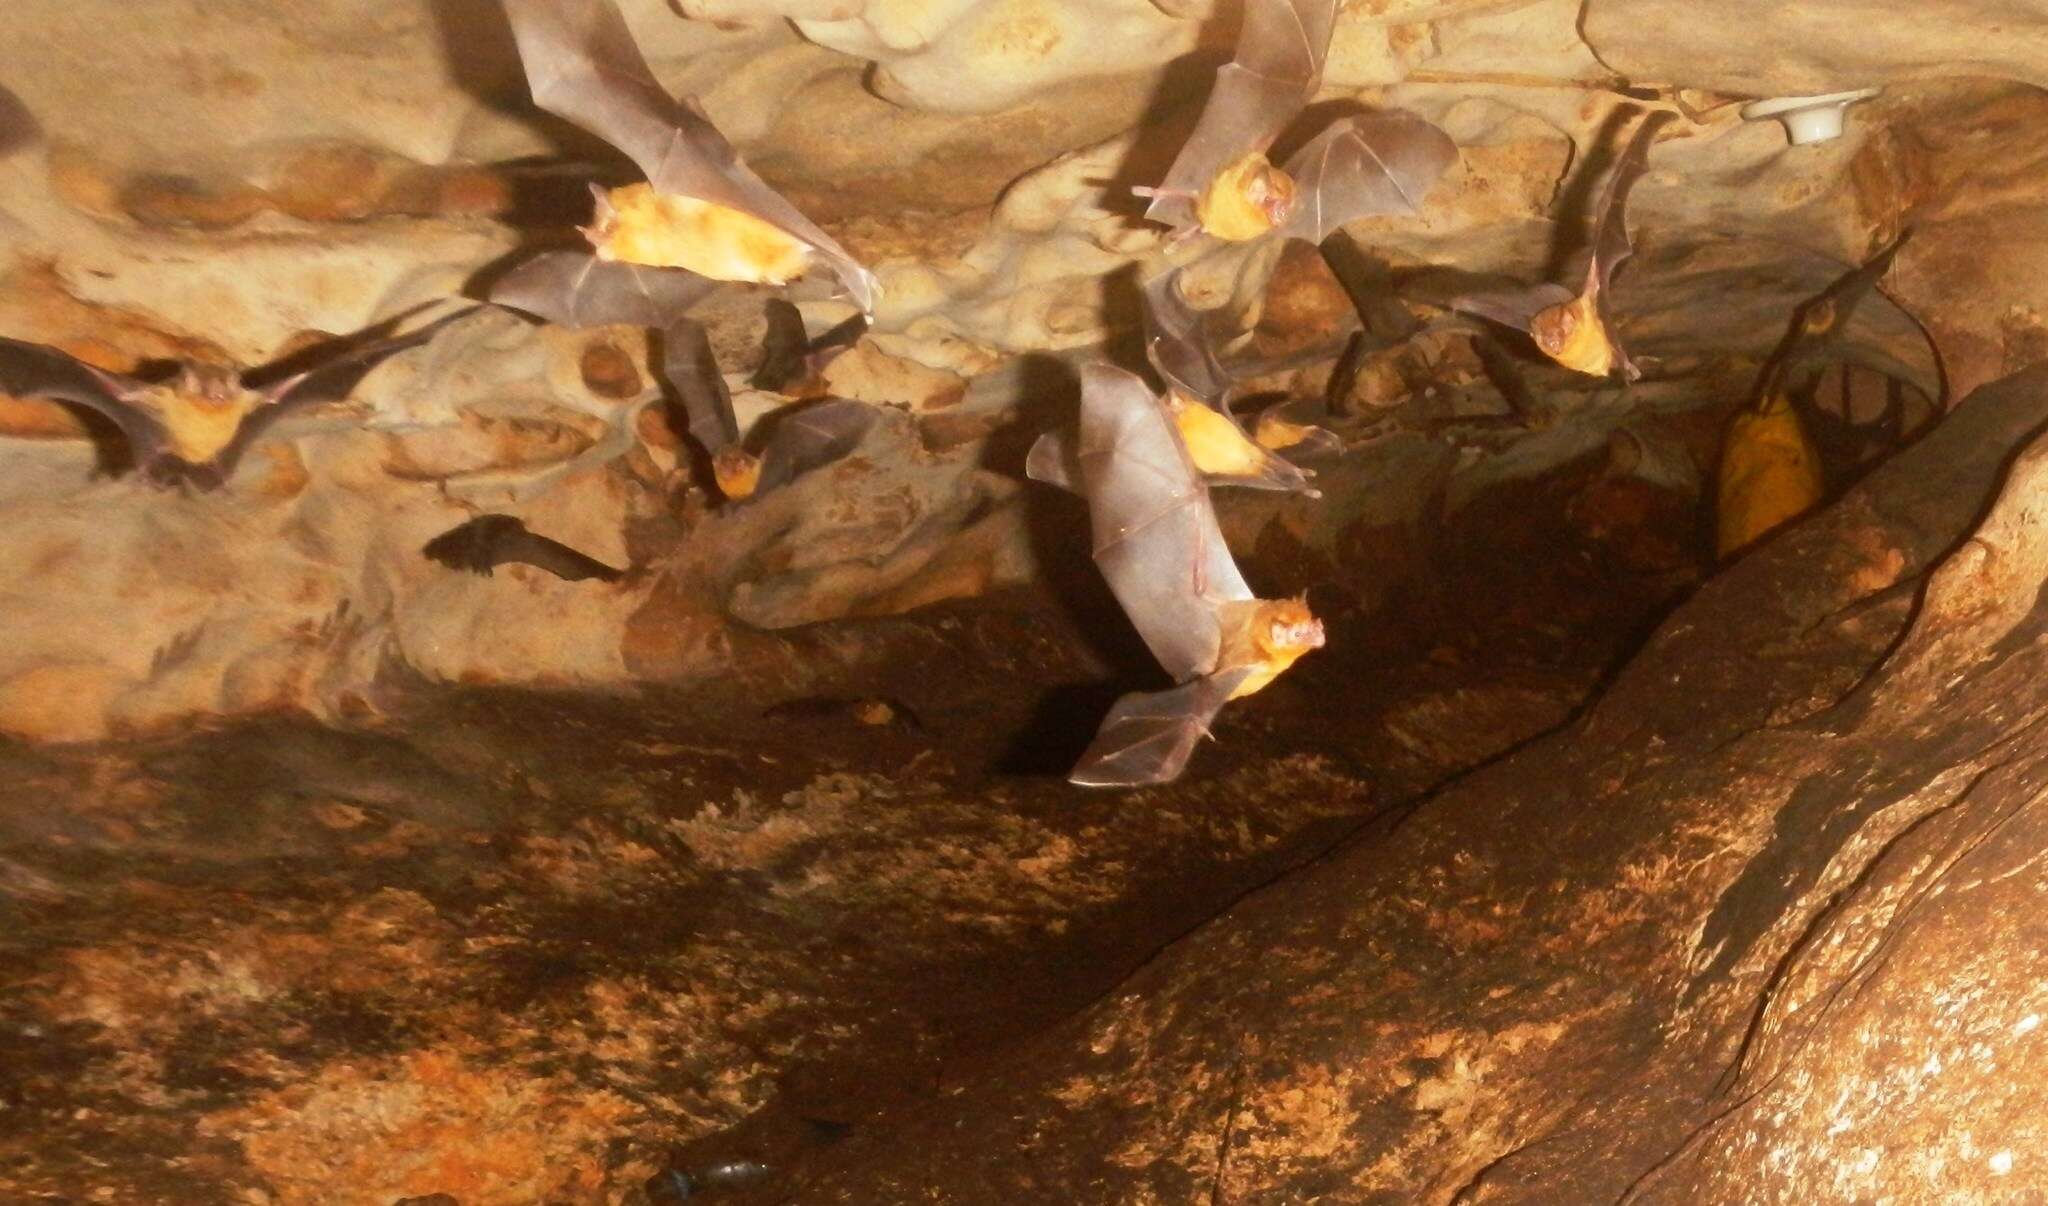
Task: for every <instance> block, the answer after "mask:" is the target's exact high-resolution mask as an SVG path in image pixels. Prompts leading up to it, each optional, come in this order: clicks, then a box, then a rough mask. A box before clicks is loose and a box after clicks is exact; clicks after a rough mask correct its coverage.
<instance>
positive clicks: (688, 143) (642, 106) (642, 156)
mask: <svg viewBox="0 0 2048 1206" xmlns="http://www.w3.org/2000/svg"><path fill="white" fill-rule="evenodd" d="M504 2H505V12H506V15H507V17H508V18H509V19H510V20H511V24H512V36H513V38H514V40H516V41H517V42H518V44H519V59H520V62H521V63H522V64H524V65H525V68H526V80H527V84H528V87H529V88H530V89H531V91H532V93H533V101H534V103H535V104H537V105H539V106H540V107H541V108H543V109H545V110H547V111H548V112H550V113H553V114H555V115H556V116H558V117H562V118H565V119H567V120H568V121H570V122H573V123H574V124H576V125H578V126H581V127H582V128H583V129H585V130H588V131H589V132H590V133H592V134H595V135H596V136H598V137H599V138H602V139H604V140H605V141H606V142H609V143H611V144H612V145H613V146H615V147H617V148H618V149H619V150H620V151H622V152H623V153H624V154H625V155H626V157H627V158H629V159H631V160H632V161H633V162H634V163H635V164H637V165H638V166H639V168H640V170H641V172H642V173H644V174H645V175H646V177H647V182H646V183H645V184H630V185H626V186H625V187H622V188H616V189H613V190H611V191H610V192H606V191H605V190H604V189H602V188H599V187H597V186H596V185H592V186H591V191H592V192H593V193H595V194H596V196H597V216H596V218H595V220H594V222H593V224H592V225H591V226H590V227H589V228H587V229H586V230H585V231H584V234H585V235H586V236H588V237H589V239H590V241H591V244H592V246H594V247H595V248H596V249H597V255H598V257H599V258H600V259H605V260H623V261H626V262H628V263H634V264H644V265H648V266H651V267H660V268H683V269H688V270H689V271H691V272H694V273H697V274H698V275H700V276H706V277H710V278H711V279H713V280H721V281H752V282H757V283H766V284H772V285H780V284H784V283H786V282H787V281H789V280H790V279H791V278H793V277H795V276H798V275H799V274H801V273H803V272H804V271H805V270H806V269H807V268H808V267H809V266H810V263H811V260H812V258H813V257H817V258H821V259H823V260H824V261H825V262H826V263H827V264H828V265H829V266H830V267H831V269H832V271H833V273H834V274H835V275H837V276H838V278H839V281H840V283H841V284H842V285H844V286H845V287H846V290H847V292H848V293H849V294H851V295H852V297H853V300H854V302H855V304H857V305H859V306H860V308H861V310H862V311H863V312H868V313H871V312H873V310H874V307H875V290H876V286H875V278H874V276H873V274H871V273H870V272H868V270H867V269H865V268H863V267H861V266H860V265H859V264H858V263H856V262H855V261H854V259H853V257H852V256H850V255H848V254H847V253H846V250H845V249H844V248H842V247H841V246H840V245H839V244H838V243H837V242H834V241H833V239H832V236H830V235H828V234H826V233H825V232H824V231H823V230H821V229H819V228H818V226H817V225H816V224H815V223H813V222H812V221H811V220H810V219H809V218H806V217H804V215H803V214H801V213H799V212H798V211H797V209H796V207H795V206H793V205H791V204H790V203H789V202H788V201H787V200H785V199H784V198H783V197H782V195H781V194H779V193H777V192H776V191H775V190H774V189H772V188H770V187H768V185H767V184H766V183H764V182H763V181H762V180H761V178H760V177H759V176H756V175H755V174H754V173H753V170H752V169H750V168H748V167H747V165H746V164H745V163H743V162H742V161H741V160H740V157H739V153H738V152H736V151H734V150H733V148H732V144H731V143H729V142H727V141H726V140H725V136H724V135H723V134H720V133H719V132H718V128H717V127H716V126H713V125H712V124H711V122H710V120H709V119H708V118H706V117H705V115H704V111H703V109H702V108H700V107H699V106H698V104H697V102H696V100H695V98H692V97H685V98H683V99H682V100H680V101H678V100H677V99H676V98H674V97H672V96H670V95H669V94H668V92H667V91H666V90H665V89H663V88H662V86H661V84H660V83H659V82H658V81H657V80H656V79H655V78H654V73H653V72H652V71H651V70H649V69H648V66H647V60H646V58H645V57H644V56H643V55H642V54H641V53H640V47H639V46H638V45H637V44H636V43H635V42H634V41H633V35H632V31H631V30H629V29H627V27H626V21H625V18H624V17H622V16H620V15H619V10H618V8H617V7H616V6H615V5H614V4H613V3H612V0H504Z"/></svg>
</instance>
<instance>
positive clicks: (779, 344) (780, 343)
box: [748, 297, 868, 398]
mask: <svg viewBox="0 0 2048 1206" xmlns="http://www.w3.org/2000/svg"><path fill="white" fill-rule="evenodd" d="M767 315H768V334H767V335H766V336H765V337H764V338H763V339H762V341H761V364H760V367H758V368H756V369H755V370H754V375H753V376H752V377H751V378H749V379H748V384H750V385H752V386H753V387H754V388H755V389H765V390H770V391H772V392H774V393H778V394H787V395H789V396H790V397H793V398H809V397H816V396H818V395H820V394H822V393H823V392H824V388H825V386H824V382H823V381H822V380H821V379H820V374H822V373H823V372H824V371H825V366H826V365H828V364H830V363H832V360H833V358H834V357H836V356H838V355H839V354H840V353H841V352H844V351H845V350H846V349H848V348H850V347H852V346H853V345H854V344H855V343H856V342H858V341H859V339H860V337H861V336H862V335H864V334H866V333H867V329H868V320H867V319H866V318H865V317H864V316H862V315H859V314H856V315H854V316H853V317H852V318H849V319H847V320H846V321H845V322H842V323H840V324H839V325H838V326H835V327H833V328H832V329H831V330H829V331H827V332H825V333H824V334H823V335H820V336H818V337H817V338H816V339H812V338H811V336H810V332H808V331H807V330H805V329H804V316H803V315H802V314H800V313H798V312H797V308H796V307H795V306H793V305H791V304H789V303H788V302H787V301H784V300H783V299H782V298H779V297H771V298H769V299H768V305H767Z"/></svg>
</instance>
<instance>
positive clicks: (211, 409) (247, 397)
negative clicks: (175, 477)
mask: <svg viewBox="0 0 2048 1206" xmlns="http://www.w3.org/2000/svg"><path fill="white" fill-rule="evenodd" d="M223 394H225V396H223ZM137 400H138V401H139V402H141V404H142V405H144V406H148V407H151V408H152V409H154V410H155V411H156V413H157V417H158V418H159V419H160V420H161V421H162V422H163V425H164V428H165V430H166V432H167V434H168V437H169V440H168V442H169V444H170V450H171V452H172V453H173V454H174V455H176V456H177V457H178V459H179V460H182V461H184V462H185V463H187V464H189V465H204V464H206V463H207V462H208V461H211V460H213V458H215V457H216V456H219V455H220V453H221V450H222V449H224V448H226V447H227V446H228V445H229V444H230V443H232V442H233V441H234V438H235V434H236V433H237V432H239V431H240V430H241V429H242V420H244V419H246V418H248V417H249V413H250V412H251V411H253V410H255V409H256V407H257V406H258V404H260V403H261V401H262V399H261V398H260V397H259V396H258V395H257V394H256V393H255V392H254V391H251V390H245V389H242V388H241V387H240V386H239V385H235V386H233V387H231V388H229V389H227V390H221V389H218V388H208V387H202V388H200V389H196V390H193V389H187V388H185V383H184V382H179V383H177V384H174V385H167V386H161V387H158V388H156V389H153V390H151V391H150V392H149V393H148V394H146V395H144V396H143V397H142V398H139V399H137Z"/></svg>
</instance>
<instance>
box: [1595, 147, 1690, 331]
mask: <svg viewBox="0 0 2048 1206" xmlns="http://www.w3.org/2000/svg"><path fill="white" fill-rule="evenodd" d="M1673 116H1674V115H1673V114H1672V113H1670V112H1668V111H1665V110H1661V109H1660V110H1658V111H1657V112H1654V113H1652V114H1650V115H1649V116H1648V117H1645V118H1644V119H1643V120H1642V121H1641V122H1639V123H1637V125H1636V131H1635V133H1634V134H1632V135H1630V136H1629V140H1628V145H1627V146H1626V147H1623V148H1622V152H1621V158H1619V159H1617V160H1615V162H1614V169H1613V171H1611V172H1610V173H1609V174H1608V176H1607V184H1606V186H1605V187H1603V188H1602V189H1601V190H1600V203H1599V206H1598V207H1597V208H1596V209H1595V210H1594V211H1593V262H1592V265H1591V268H1590V269H1589V272H1590V276H1591V280H1592V281H1594V282H1597V283H1598V286H1599V288H1600V290H1601V291H1603V292H1604V291H1605V290H1606V289H1607V286H1608V285H1609V284H1610V283H1611V282H1612V281H1613V280H1614V270H1615V269H1617V268H1619V267H1621V265H1622V262H1623V261H1624V260H1626V259H1628V258H1629V257H1630V256H1631V255H1634V254H1635V245H1634V244H1633V243H1631V242H1630V241H1629V237H1628V195H1629V193H1630V192H1632V191H1634V189H1635V187H1636V181H1638V180H1640V179H1642V178H1643V173H1644V172H1645V171H1648V170H1649V167H1650V143H1651V141H1652V140H1654V139H1655V137H1656V134H1657V130H1658V128H1659V127H1660V126H1662V125H1663V124H1664V123H1665V122H1667V121H1670V120H1671V119H1672V117H1673Z"/></svg>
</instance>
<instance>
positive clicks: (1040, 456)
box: [1024, 428, 1081, 493]
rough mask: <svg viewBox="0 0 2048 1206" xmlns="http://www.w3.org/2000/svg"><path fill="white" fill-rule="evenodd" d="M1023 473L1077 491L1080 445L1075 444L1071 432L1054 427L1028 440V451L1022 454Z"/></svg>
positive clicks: (1046, 482) (1079, 470) (1052, 484)
mask: <svg viewBox="0 0 2048 1206" xmlns="http://www.w3.org/2000/svg"><path fill="white" fill-rule="evenodd" d="M1024 476H1025V477H1028V478H1030V479H1031V480H1032V481H1034V482H1044V483H1045V484H1046V485H1048V486H1058V487H1059V488H1060V489H1062V490H1071V491H1074V492H1075V493H1079V492H1080V490H1081V461H1080V449H1079V448H1077V447H1075V445H1074V437H1073V435H1072V434H1071V433H1069V432H1068V431H1067V430H1066V429H1064V428H1056V429H1054V430H1052V431H1048V432H1046V433H1045V434H1043V435H1041V436H1039V437H1038V438H1037V439H1035V440H1033V441H1031V451H1029V452H1027V453H1025V454H1024Z"/></svg>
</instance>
